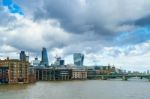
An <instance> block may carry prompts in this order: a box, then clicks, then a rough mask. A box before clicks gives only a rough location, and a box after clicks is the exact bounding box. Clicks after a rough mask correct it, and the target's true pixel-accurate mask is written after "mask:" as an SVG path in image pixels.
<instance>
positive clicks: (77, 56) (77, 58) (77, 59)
mask: <svg viewBox="0 0 150 99" xmlns="http://www.w3.org/2000/svg"><path fill="white" fill-rule="evenodd" d="M73 59H74V65H76V66H83V62H84V55H83V54H81V53H74V55H73Z"/></svg>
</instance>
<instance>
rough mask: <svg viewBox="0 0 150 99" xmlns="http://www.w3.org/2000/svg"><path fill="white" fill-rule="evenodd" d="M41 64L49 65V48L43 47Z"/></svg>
mask: <svg viewBox="0 0 150 99" xmlns="http://www.w3.org/2000/svg"><path fill="white" fill-rule="evenodd" d="M41 65H44V66H49V63H48V55H47V50H46V48H43V49H42V60H41Z"/></svg>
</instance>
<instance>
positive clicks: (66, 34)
mask: <svg viewBox="0 0 150 99" xmlns="http://www.w3.org/2000/svg"><path fill="white" fill-rule="evenodd" d="M42 47H46V48H47V50H48V52H49V60H50V62H52V61H54V57H55V56H56V55H59V56H62V57H63V58H64V59H66V63H73V60H72V54H73V53H74V52H81V53H84V54H85V62H84V64H85V65H108V64H111V65H113V64H114V65H115V66H116V67H119V68H125V69H130V70H146V69H150V0H0V57H1V58H4V57H7V56H10V57H11V58H17V57H18V53H19V51H20V50H25V51H27V52H28V54H29V55H30V56H31V60H32V57H35V56H39V57H40V51H41V48H42Z"/></svg>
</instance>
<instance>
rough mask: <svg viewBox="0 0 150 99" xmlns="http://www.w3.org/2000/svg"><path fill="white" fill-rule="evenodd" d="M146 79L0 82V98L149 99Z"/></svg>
mask: <svg viewBox="0 0 150 99" xmlns="http://www.w3.org/2000/svg"><path fill="white" fill-rule="evenodd" d="M149 92H150V82H148V81H147V80H135V79H133V80H130V81H121V80H107V81H103V80H89V81H68V82H37V83H35V84H31V85H0V99H149V97H150V94H149Z"/></svg>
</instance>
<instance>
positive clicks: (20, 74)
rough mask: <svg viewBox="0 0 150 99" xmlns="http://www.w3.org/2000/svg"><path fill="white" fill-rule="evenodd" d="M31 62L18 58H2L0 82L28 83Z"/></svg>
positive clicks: (0, 61) (0, 62)
mask: <svg viewBox="0 0 150 99" xmlns="http://www.w3.org/2000/svg"><path fill="white" fill-rule="evenodd" d="M29 64H30V63H29V62H27V61H20V60H16V59H9V58H8V59H6V60H0V71H1V72H0V83H9V84H17V83H28V80H29V78H28V74H29Z"/></svg>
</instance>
